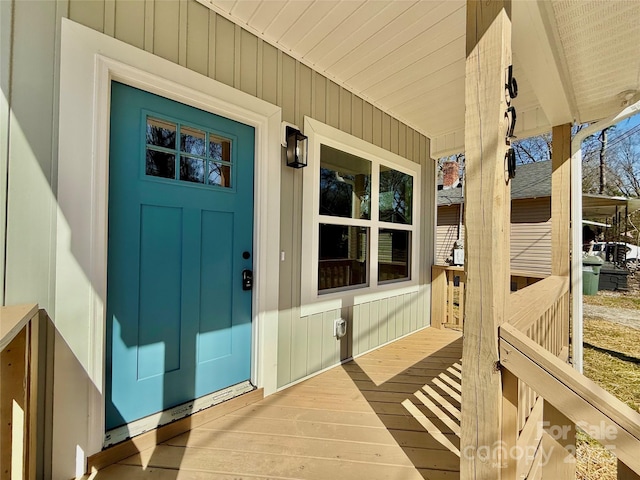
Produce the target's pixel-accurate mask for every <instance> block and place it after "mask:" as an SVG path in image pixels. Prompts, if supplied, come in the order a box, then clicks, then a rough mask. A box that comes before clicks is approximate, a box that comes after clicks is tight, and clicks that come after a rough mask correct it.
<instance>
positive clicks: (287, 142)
mask: <svg viewBox="0 0 640 480" xmlns="http://www.w3.org/2000/svg"><path fill="white" fill-rule="evenodd" d="M282 126H283V127H284V128H283V130H284V135H283V136H284V138H283V142H282V146H283V147H286V149H287V167H293V168H302V167H306V166H307V144H308V141H307V137H306V136H305V135H303V134H302V133H300V130H298V127H296V126H295V125H291V124H288V123H285V122H283V125H282Z"/></svg>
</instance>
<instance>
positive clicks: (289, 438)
mask: <svg viewBox="0 0 640 480" xmlns="http://www.w3.org/2000/svg"><path fill="white" fill-rule="evenodd" d="M461 356H462V341H461V338H460V333H459V332H455V331H451V330H438V329H432V328H427V329H425V330H422V331H420V332H417V333H415V334H413V335H410V336H408V337H405V338H404V339H401V340H399V341H398V342H396V343H393V344H391V345H387V346H385V347H382V348H380V349H378V350H375V351H373V352H370V353H367V354H365V355H363V356H361V357H359V358H357V359H356V360H354V361H352V362H349V363H347V364H344V365H342V366H338V367H335V368H333V369H331V370H329V371H327V372H324V373H322V374H320V375H317V376H315V377H313V378H310V379H308V380H305V381H303V382H301V383H299V384H297V385H294V386H292V387H290V388H287V389H285V390H283V391H281V392H278V393H275V394H273V395H271V396H269V397H267V398H265V399H263V400H261V401H260V402H257V403H254V404H252V405H248V406H246V407H244V408H242V409H239V410H236V411H234V412H232V413H230V414H227V415H225V416H223V417H220V418H217V419H215V420H213V421H211V422H208V423H206V424H204V425H201V426H199V427H197V428H195V429H194V430H192V431H190V432H187V433H184V434H182V435H178V436H176V437H174V438H172V439H170V440H168V441H166V442H164V443H162V444H161V445H158V446H156V447H154V448H149V449H146V450H143V451H141V452H139V453H138V454H136V455H133V456H131V457H129V458H127V459H125V460H122V461H121V462H119V463H118V464H115V465H112V466H110V467H108V468H105V469H103V470H100V471H99V472H94V473H93V474H92V475H91V476H90V477H89V478H96V479H98V480H111V479H122V478H127V479H132V480H137V479H148V478H154V479H160V480H165V479H167V480H168V479H171V480H178V479H180V480H182V479H196V480H198V479H204V478H206V479H220V480H232V479H233V480H260V479H265V480H266V479H271V480H275V479H305V480H326V479H331V478H336V479H340V480H350V479H354V480H355V479H358V480H359V479H362V478H367V479H372V480H373V479H381V480H382V479H384V480H413V479H415V480H421V479H422V480H423V479H433V480H454V479H455V480H457V479H458V478H459V461H460V457H459V453H458V450H459V448H460V439H459V436H458V434H457V431H459V424H460V422H459V416H460V415H459V411H460V401H459V392H460V377H461V374H460V371H461V367H460V358H461Z"/></svg>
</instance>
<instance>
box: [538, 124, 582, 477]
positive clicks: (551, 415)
mask: <svg viewBox="0 0 640 480" xmlns="http://www.w3.org/2000/svg"><path fill="white" fill-rule="evenodd" d="M570 213H571V125H570V124H568V123H567V124H564V125H558V126H555V127H553V130H552V152H551V274H552V275H559V276H562V277H568V276H569V271H570V263H569V261H570V260H569V251H570V246H571V228H570V223H569V220H570ZM578 254H580V252H578ZM562 309H563V311H565V312H567V315H566V321H565V322H564V323H563V325H562V331H561V332H559V333H560V334H561V335H562V338H561V341H562V348H565V347H566V348H567V353H568V348H569V319H570V317H569V315H568V312H569V296H566V298H565V302H564V305H562ZM542 415H543V421H544V435H543V437H542V448H543V451H544V452H545V454H546V455H548V459H549V460H548V462H546V463H545V464H543V465H542V478H558V479H569V478H575V476H576V464H575V459H572V458H571V457H572V456H575V450H574V447H575V444H576V426H575V424H574V423H573V422H572V421H571V420H569V419H568V418H567V417H566V416H564V415H563V414H562V413H561V412H560V411H559V410H557V409H556V408H555V407H554V406H553V405H551V404H550V403H549V402H547V401H546V400H545V401H544V405H543V414H542Z"/></svg>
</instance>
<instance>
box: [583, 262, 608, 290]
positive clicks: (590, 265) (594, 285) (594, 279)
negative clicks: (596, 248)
mask: <svg viewBox="0 0 640 480" xmlns="http://www.w3.org/2000/svg"><path fill="white" fill-rule="evenodd" d="M603 263H604V260H602V259H601V258H600V257H597V256H595V255H587V256H585V257H583V258H582V293H583V294H584V295H596V294H597V293H598V283H599V282H600V268H601V267H602V264H603Z"/></svg>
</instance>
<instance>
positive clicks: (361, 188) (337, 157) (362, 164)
mask: <svg viewBox="0 0 640 480" xmlns="http://www.w3.org/2000/svg"><path fill="white" fill-rule="evenodd" d="M370 210H371V162H370V161H368V160H365V159H364V158H360V157H356V156H355V155H351V154H349V153H345V152H341V151H340V150H336V149H335V148H331V147H328V146H327V145H321V146H320V215H331V216H334V217H347V218H360V219H370V218H371V212H370Z"/></svg>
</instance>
